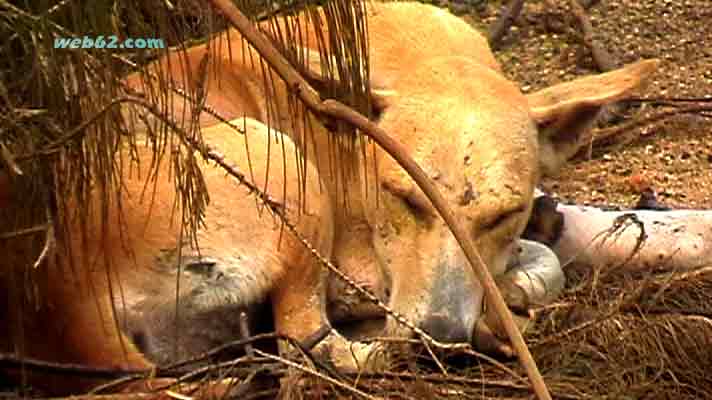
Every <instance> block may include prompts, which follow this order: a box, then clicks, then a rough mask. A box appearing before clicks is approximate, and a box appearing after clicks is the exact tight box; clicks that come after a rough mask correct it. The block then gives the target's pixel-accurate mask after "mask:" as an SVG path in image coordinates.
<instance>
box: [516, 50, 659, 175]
mask: <svg viewBox="0 0 712 400" xmlns="http://www.w3.org/2000/svg"><path fill="white" fill-rule="evenodd" d="M659 64H660V62H659V61H658V60H644V61H639V62H637V63H634V64H630V65H628V66H625V67H623V68H620V69H617V70H615V71H611V72H607V73H604V74H599V75H591V76H587V77H583V78H579V79H576V80H573V81H571V82H565V83H560V84H558V85H554V86H551V87H549V88H546V89H542V90H540V91H538V92H535V93H532V94H530V95H528V96H527V101H528V102H529V109H530V114H531V116H532V118H533V119H534V121H535V122H536V123H537V125H539V147H540V157H541V159H540V162H541V166H542V171H543V173H544V174H554V173H555V172H556V171H557V170H558V169H559V168H560V167H561V166H562V165H563V164H564V163H565V162H566V161H567V160H568V159H569V158H570V157H572V156H573V155H574V154H576V153H577V152H578V150H579V149H580V148H581V146H583V145H584V144H585V143H582V142H583V140H582V139H583V138H584V137H585V133H586V131H587V130H588V129H590V128H591V126H592V125H593V123H594V122H595V121H596V118H597V117H598V114H599V112H600V111H601V109H603V107H605V106H606V105H608V104H611V103H614V102H616V101H619V100H621V99H624V98H626V97H628V96H630V94H631V92H632V91H633V90H635V89H637V88H638V87H640V86H641V85H642V84H643V83H644V81H645V80H646V78H648V77H649V76H651V75H652V74H653V72H655V70H656V69H657V67H658V65H659Z"/></svg>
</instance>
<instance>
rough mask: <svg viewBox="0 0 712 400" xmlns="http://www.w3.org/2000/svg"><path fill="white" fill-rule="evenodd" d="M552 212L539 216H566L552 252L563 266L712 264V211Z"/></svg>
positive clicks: (564, 208)
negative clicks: (574, 264) (573, 264)
mask: <svg viewBox="0 0 712 400" xmlns="http://www.w3.org/2000/svg"><path fill="white" fill-rule="evenodd" d="M553 210H555V212H549V213H547V214H546V215H538V216H537V218H549V219H554V218H556V219H558V218H560V217H561V216H563V220H564V223H563V228H562V229H561V231H560V232H559V235H558V239H557V240H556V241H555V243H554V244H553V245H552V250H554V252H555V253H556V255H557V256H558V257H559V260H560V261H561V264H562V267H564V268H565V267H566V266H567V265H569V264H572V263H576V264H579V265H581V264H583V265H591V266H594V265H595V266H625V268H627V269H630V270H631V271H634V270H642V269H669V270H677V271H686V270H692V269H697V268H700V267H703V266H706V265H710V264H712V210H670V211H654V210H626V211H605V210H602V209H600V208H596V207H588V206H578V205H565V204H557V205H556V207H555V208H554V209H553ZM539 225H540V226H546V224H544V223H541V222H540V223H539Z"/></svg>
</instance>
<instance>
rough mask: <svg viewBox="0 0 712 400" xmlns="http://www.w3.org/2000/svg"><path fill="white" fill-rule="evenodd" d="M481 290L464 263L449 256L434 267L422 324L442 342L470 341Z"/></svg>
mask: <svg viewBox="0 0 712 400" xmlns="http://www.w3.org/2000/svg"><path fill="white" fill-rule="evenodd" d="M481 305H482V290H481V288H480V287H479V284H478V283H477V282H476V279H474V276H473V274H472V271H471V270H469V267H468V266H467V264H463V263H460V262H453V260H451V259H449V260H446V262H444V263H442V264H441V265H440V266H439V267H438V268H437V274H436V278H435V281H434V285H433V287H432V293H431V296H430V302H429V306H428V311H427V313H426V315H425V317H424V318H423V320H422V321H421V324H420V325H421V328H423V330H425V331H426V332H427V333H428V334H430V335H431V336H432V337H433V338H434V339H436V340H439V341H442V342H450V343H452V342H468V343H469V342H470V341H471V340H472V331H473V327H474V324H475V322H476V321H477V318H479V315H480V311H481Z"/></svg>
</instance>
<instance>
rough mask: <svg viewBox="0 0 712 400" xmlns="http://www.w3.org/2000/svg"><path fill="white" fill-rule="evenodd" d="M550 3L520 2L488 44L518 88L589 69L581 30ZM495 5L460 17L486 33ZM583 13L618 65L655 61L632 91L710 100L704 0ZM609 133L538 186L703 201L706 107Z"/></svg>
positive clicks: (595, 200)
mask: <svg viewBox="0 0 712 400" xmlns="http://www.w3.org/2000/svg"><path fill="white" fill-rule="evenodd" d="M549 3H550V4H549V5H547V2H545V1H541V0H528V1H526V2H525V6H524V10H523V12H522V14H521V15H520V17H519V18H518V19H517V20H516V23H515V25H514V26H513V27H512V29H511V31H510V32H509V34H508V35H507V36H506V37H505V39H504V44H503V46H502V47H501V50H500V51H498V52H496V56H497V58H498V59H499V61H500V62H501V64H502V65H503V68H504V69H505V71H506V72H507V73H508V74H509V76H510V77H511V78H512V79H514V80H515V81H517V82H519V83H520V84H521V86H522V88H523V90H524V91H534V90H537V89H540V88H543V87H546V86H548V85H551V84H555V83H557V82H561V81H565V80H571V79H573V78H575V77H577V76H580V75H584V74H589V73H595V72H597V71H596V69H595V65H594V63H593V61H592V59H591V57H590V55H589V52H588V50H587V49H586V47H585V46H584V44H583V42H582V40H581V35H580V34H579V33H578V30H577V29H573V28H571V26H572V25H573V26H576V24H575V23H574V21H575V20H574V19H573V17H572V14H571V13H570V12H569V11H568V1H566V0H553V1H550V2H549ZM551 5H554V6H555V7H552V6H551ZM500 7H501V2H499V1H496V2H494V1H490V2H487V3H486V4H481V5H480V6H479V7H478V8H476V11H474V12H471V13H470V14H469V15H465V16H464V17H465V18H466V19H468V20H469V21H470V22H472V23H473V24H474V25H475V26H477V27H478V28H480V29H481V31H483V32H486V27H488V26H489V25H490V24H491V23H492V22H493V21H494V20H495V19H496V18H497V16H498V15H499V11H500V10H499V9H500ZM588 13H589V15H590V19H591V23H592V25H593V28H594V31H595V34H596V37H597V39H598V40H600V42H601V43H602V44H603V45H604V47H605V49H606V50H608V51H609V52H610V53H611V55H612V56H613V58H614V60H615V62H616V64H617V65H618V66H620V65H623V64H627V63H631V62H634V61H636V60H639V59H642V58H658V59H660V60H661V61H662V63H661V67H660V69H659V70H658V72H657V74H656V75H655V76H654V77H653V79H652V80H651V81H650V82H649V84H648V86H647V87H645V88H644V89H643V90H642V91H640V93H638V94H637V95H638V96H639V97H642V98H656V99H661V98H666V99H667V98H703V97H706V98H707V99H706V102H707V103H706V104H707V106H708V107H710V108H712V27H710V25H709V21H712V3H710V2H709V0H601V1H599V2H598V3H597V4H595V5H594V6H593V7H592V8H590V9H589V10H588ZM705 21H707V22H705ZM686 104H692V103H686ZM697 104H698V105H699V104H704V103H697ZM664 110H671V108H669V107H660V106H655V105H651V104H645V105H644V106H642V107H635V108H634V109H633V111H632V112H629V113H628V114H627V115H625V116H624V117H625V118H626V119H625V120H624V121H629V120H630V119H631V118H633V119H641V118H644V117H645V116H648V115H651V114H656V113H660V112H662V111H664ZM618 123H621V122H618ZM616 139H617V140H615V141H614V143H613V144H609V145H606V146H597V147H595V148H594V149H593V152H592V153H591V154H585V155H583V156H579V157H578V158H577V159H575V160H574V161H573V162H572V163H571V164H570V168H568V169H566V170H564V171H563V172H562V173H561V174H560V176H559V177H556V178H555V179H546V180H545V181H544V182H543V187H544V189H545V190H546V191H549V192H552V193H554V194H556V195H558V197H559V198H560V199H561V200H562V201H565V202H577V203H588V204H597V205H600V204H606V205H612V206H618V207H623V208H627V207H632V206H633V205H634V204H635V202H636V201H637V199H638V194H639V192H640V190H641V188H642V187H644V186H645V185H646V184H648V185H651V186H652V187H653V188H654V190H655V191H656V192H657V193H658V196H659V197H658V200H659V201H661V202H662V203H664V204H665V205H668V206H672V207H679V208H712V111H710V110H708V111H706V112H697V113H695V114H687V115H677V116H674V117H672V118H667V119H665V120H663V121H661V122H658V123H643V124H642V125H641V126H640V127H638V128H636V129H628V130H625V131H624V133H623V134H622V135H620V136H617V137H616Z"/></svg>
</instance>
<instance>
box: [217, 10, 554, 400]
mask: <svg viewBox="0 0 712 400" xmlns="http://www.w3.org/2000/svg"><path fill="white" fill-rule="evenodd" d="M211 2H212V3H213V5H214V6H215V7H216V8H217V9H219V10H220V11H221V12H222V13H223V15H224V16H225V17H226V18H227V19H228V20H229V21H230V22H231V24H232V25H233V26H234V27H235V28H237V30H238V31H239V32H240V33H241V34H242V35H243V37H244V38H245V39H246V40H247V41H248V42H249V43H250V45H252V46H253V47H254V48H255V49H256V50H257V51H258V52H259V53H260V55H261V56H262V57H263V58H264V59H265V60H267V61H268V62H269V63H270V65H271V66H272V67H273V68H274V70H275V72H276V73H277V74H278V75H279V76H280V77H281V78H282V79H283V80H284V81H285V83H286V84H287V87H288V88H290V90H291V91H292V92H293V93H294V94H296V95H297V96H298V97H299V98H300V100H302V101H303V102H304V104H305V105H306V106H307V107H309V108H310V109H311V110H312V111H314V112H315V113H317V114H322V115H326V116H329V117H332V118H338V119H340V120H343V121H346V122H348V123H350V124H351V125H352V126H355V127H357V128H358V129H359V130H361V132H363V133H364V134H366V135H367V136H369V138H371V139H373V140H374V141H375V142H376V143H378V145H379V146H381V148H382V149H383V150H385V151H386V152H387V153H388V154H389V155H390V156H391V157H393V158H394V159H395V160H396V161H397V162H398V164H400V165H401V167H403V169H404V170H405V171H406V172H407V173H408V175H410V177H411V178H412V179H413V180H414V181H415V182H416V184H417V185H418V187H420V189H421V190H423V192H424V193H425V195H426V196H428V199H430V201H431V202H432V203H433V206H434V207H435V208H436V209H437V210H438V212H439V213H440V215H441V216H442V217H443V219H444V220H445V223H447V225H448V227H449V228H450V230H451V231H452V233H453V235H454V236H455V239H456V240H457V241H458V243H459V244H460V247H461V248H462V250H463V251H464V253H465V256H466V257H467V259H468V261H469V262H470V264H471V265H472V267H473V269H474V272H475V274H476V276H477V277H478V279H479V281H480V283H481V284H482V286H483V287H484V288H485V295H486V297H487V300H488V302H489V303H490V304H491V305H492V306H493V308H494V310H495V312H496V313H497V316H498V317H499V318H500V321H501V322H502V324H503V325H504V328H505V330H506V331H507V335H508V336H509V339H510V341H511V342H512V345H513V346H514V348H515V350H516V352H517V355H518V356H519V360H520V362H521V363H522V366H523V367H524V369H525V370H526V371H527V375H528V376H529V379H530V380H531V383H532V388H533V390H534V392H535V393H536V395H537V397H538V398H539V399H541V400H544V399H550V398H551V395H550V394H549V390H548V389H547V387H546V384H545V382H544V379H543V378H542V376H541V373H540V372H539V369H538V368H537V366H536V362H535V361H534V358H533V357H532V355H531V353H530V352H529V349H528V348H527V345H526V343H525V342H524V338H523V337H522V333H521V332H520V331H519V328H518V327H517V325H516V324H515V322H514V319H513V318H512V314H511V312H510V310H509V308H508V307H507V304H506V303H505V302H504V298H503V297H502V294H501V293H500V292H499V289H498V288H497V285H496V283H495V281H494V279H493V278H492V275H491V274H490V272H489V270H488V269H487V267H486V265H485V263H484V260H482V257H481V255H480V254H479V252H478V251H477V249H476V248H475V246H474V243H473V242H472V240H471V239H470V237H469V235H468V234H467V232H466V230H465V229H464V228H463V227H462V226H461V225H460V224H459V223H458V222H457V220H456V218H455V216H454V214H453V213H452V211H451V210H450V207H449V206H448V204H447V203H446V201H445V199H444V198H443V196H442V194H440V192H439V191H438V190H437V188H435V186H434V185H433V184H432V182H431V181H430V179H429V178H428V176H427V175H426V174H425V173H424V172H423V170H422V169H421V168H420V167H419V166H418V164H417V163H416V162H415V161H414V160H413V159H412V157H410V155H409V154H408V152H407V151H406V150H405V148H404V147H403V146H402V145H401V144H400V143H398V142H397V141H396V140H394V139H393V138H392V137H390V136H388V134H387V133H386V132H385V131H384V130H383V129H381V128H380V127H379V126H378V125H376V124H375V123H373V122H372V121H370V120H369V119H368V118H366V117H364V116H363V115H361V114H360V113H358V112H356V111H354V110H353V109H351V108H349V107H347V106H345V105H344V104H342V103H340V102H338V101H336V100H325V101H323V102H322V101H321V100H320V99H319V95H318V93H317V92H316V90H314V89H313V88H312V87H311V86H309V84H308V83H307V81H306V80H305V79H304V78H302V77H301V76H300V75H299V74H298V73H297V72H296V71H295V70H294V69H293V68H292V67H291V66H290V65H289V63H287V61H286V60H285V59H284V57H282V56H281V55H280V53H279V52H278V51H277V49H276V48H275V47H274V45H273V44H272V43H270V42H269V41H267V40H266V39H265V37H264V36H263V35H261V34H260V33H259V32H258V31H257V29H256V28H255V27H254V26H253V24H252V23H251V22H250V20H249V19H248V18H247V17H245V16H244V15H243V14H242V13H241V12H240V10H239V9H238V8H237V7H235V5H234V4H233V3H232V2H231V1H230V0H211Z"/></svg>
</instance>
